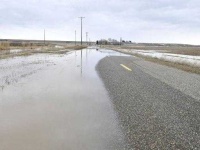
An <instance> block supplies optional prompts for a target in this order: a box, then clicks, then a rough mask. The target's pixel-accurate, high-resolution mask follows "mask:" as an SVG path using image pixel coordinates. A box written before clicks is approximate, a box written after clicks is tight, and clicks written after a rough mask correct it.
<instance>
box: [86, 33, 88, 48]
mask: <svg viewBox="0 0 200 150" xmlns="http://www.w3.org/2000/svg"><path fill="white" fill-rule="evenodd" d="M86 43H87V45H88V32H86Z"/></svg>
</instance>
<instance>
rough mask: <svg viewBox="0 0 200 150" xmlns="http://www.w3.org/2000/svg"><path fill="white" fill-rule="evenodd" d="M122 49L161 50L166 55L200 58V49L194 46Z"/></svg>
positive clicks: (130, 47) (132, 47)
mask: <svg viewBox="0 0 200 150" xmlns="http://www.w3.org/2000/svg"><path fill="white" fill-rule="evenodd" d="M121 48H122V49H133V50H159V51H161V52H162V51H165V52H166V53H172V54H182V55H192V56H200V47H194V46H184V47H183V46H157V47H155V46H122V47H121Z"/></svg>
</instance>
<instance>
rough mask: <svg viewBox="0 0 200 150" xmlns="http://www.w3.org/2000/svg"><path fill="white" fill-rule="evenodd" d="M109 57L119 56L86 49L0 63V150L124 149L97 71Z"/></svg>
mask: <svg viewBox="0 0 200 150" xmlns="http://www.w3.org/2000/svg"><path fill="white" fill-rule="evenodd" d="M110 55H121V54H119V53H116V52H113V51H107V50H100V51H96V50H95V49H86V50H83V51H76V52H72V53H70V54H69V53H68V54H62V55H46V54H45V55H44V54H37V55H32V56H27V57H17V58H12V59H6V60H0V81H1V82H0V86H1V89H0V149H2V150H13V149H14V150H55V149H56V150H64V149H66V150H78V149H81V150H104V149H106V150H109V149H110V150H113V149H119V150H121V149H123V147H124V144H125V142H124V137H123V135H122V133H121V131H120V129H119V126H118V122H117V119H116V116H115V112H114V110H113V107H112V103H111V102H110V100H109V97H108V94H107V91H106V90H105V88H104V86H103V84H102V81H101V80H100V79H99V77H98V75H97V73H96V71H95V65H96V64H97V62H98V61H99V60H100V59H102V58H103V57H106V56H110ZM4 80H6V81H4Z"/></svg>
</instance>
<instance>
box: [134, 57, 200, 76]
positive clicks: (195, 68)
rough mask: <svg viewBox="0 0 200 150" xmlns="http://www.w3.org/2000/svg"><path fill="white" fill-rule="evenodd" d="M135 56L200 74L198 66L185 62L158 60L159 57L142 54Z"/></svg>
mask: <svg viewBox="0 0 200 150" xmlns="http://www.w3.org/2000/svg"><path fill="white" fill-rule="evenodd" d="M135 56H137V57H140V58H143V59H145V60H147V61H151V62H154V63H159V64H161V65H165V66H169V67H174V68H177V69H181V70H183V71H187V72H191V73H196V74H200V68H199V67H192V66H190V65H186V64H181V63H174V62H169V61H164V60H160V59H157V58H150V57H145V56H142V55H135Z"/></svg>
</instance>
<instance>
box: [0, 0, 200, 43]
mask: <svg viewBox="0 0 200 150" xmlns="http://www.w3.org/2000/svg"><path fill="white" fill-rule="evenodd" d="M79 16H84V17H86V18H85V19H84V21H83V35H84V37H83V39H85V32H86V31H87V32H89V37H90V38H91V40H97V39H101V38H104V39H108V38H115V39H120V37H122V38H123V39H125V40H132V41H135V42H157V43H158V42H160V43H188V44H200V1H199V0H1V4H0V38H17V39H43V29H44V28H45V29H46V32H47V33H46V34H47V35H46V37H47V39H49V40H74V32H75V30H77V39H78V40H80V19H79V18H78V17H79Z"/></svg>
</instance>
